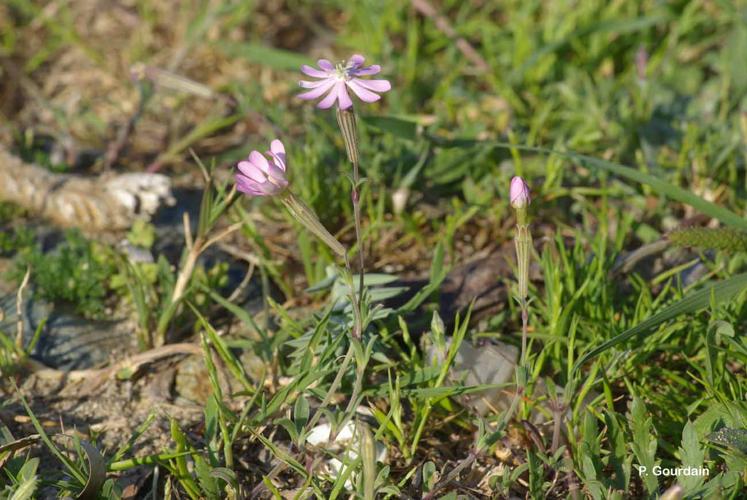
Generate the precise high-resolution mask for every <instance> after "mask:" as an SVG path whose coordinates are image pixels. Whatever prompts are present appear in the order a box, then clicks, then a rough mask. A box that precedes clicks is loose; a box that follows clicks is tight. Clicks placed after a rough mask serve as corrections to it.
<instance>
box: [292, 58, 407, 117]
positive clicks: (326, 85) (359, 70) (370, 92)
mask: <svg viewBox="0 0 747 500" xmlns="http://www.w3.org/2000/svg"><path fill="white" fill-rule="evenodd" d="M363 61H365V58H364V57H363V56H362V55H359V54H355V55H354V56H353V57H351V58H350V60H349V61H343V62H341V63H339V64H337V65H333V64H332V63H331V62H330V61H328V60H327V59H319V60H318V61H317V64H318V65H319V67H320V68H321V69H316V68H312V67H311V66H306V65H303V66H301V71H303V72H304V73H305V74H307V75H309V76H311V77H313V78H318V79H319V80H316V81H311V82H309V81H306V80H301V81H300V82H298V84H299V85H300V86H301V87H303V88H305V89H311V90H309V91H308V92H304V93H303V94H299V96H298V97H300V98H301V99H306V100H311V99H316V98H318V97H321V96H322V95H324V94H325V93H326V94H327V96H326V97H325V98H324V99H322V100H321V101H320V102H319V104H317V107H319V108H322V109H327V108H330V107H332V105H333V104H334V103H335V101H338V102H339V106H340V109H348V108H349V107H351V106H352V105H353V101H352V100H351V99H350V95H349V94H348V91H347V88H346V87H348V88H350V90H352V91H353V92H354V93H355V95H357V96H358V97H359V98H360V99H361V100H362V101H365V102H375V101H378V100H379V99H380V98H381V96H380V95H379V94H377V93H376V92H379V93H381V92H387V91H389V90H391V88H392V86H391V85H390V84H389V82H388V81H387V80H362V79H360V78H359V77H361V76H368V75H375V74H376V73H378V72H379V71H381V66H379V65H377V64H374V65H373V66H363Z"/></svg>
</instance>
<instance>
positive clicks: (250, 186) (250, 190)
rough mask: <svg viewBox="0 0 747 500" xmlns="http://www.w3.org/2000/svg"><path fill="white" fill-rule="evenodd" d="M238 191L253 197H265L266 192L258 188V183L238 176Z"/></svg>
mask: <svg viewBox="0 0 747 500" xmlns="http://www.w3.org/2000/svg"><path fill="white" fill-rule="evenodd" d="M236 189H238V190H239V191H241V192H242V193H246V194H248V195H251V196H263V195H264V192H262V191H260V190H259V189H258V188H257V183H256V182H254V181H252V180H249V179H247V178H246V177H244V176H243V175H240V174H239V175H237V176H236Z"/></svg>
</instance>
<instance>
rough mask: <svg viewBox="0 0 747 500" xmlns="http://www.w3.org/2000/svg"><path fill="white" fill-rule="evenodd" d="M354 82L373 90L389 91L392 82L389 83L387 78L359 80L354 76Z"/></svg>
mask: <svg viewBox="0 0 747 500" xmlns="http://www.w3.org/2000/svg"><path fill="white" fill-rule="evenodd" d="M355 82H356V83H357V84H358V85H361V86H363V87H365V88H367V89H368V90H371V91H373V92H389V91H390V90H392V84H391V83H389V80H359V79H357V78H355Z"/></svg>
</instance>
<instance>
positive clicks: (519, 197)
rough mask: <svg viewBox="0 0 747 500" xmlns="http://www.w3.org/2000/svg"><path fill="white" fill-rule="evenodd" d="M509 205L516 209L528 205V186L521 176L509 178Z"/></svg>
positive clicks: (529, 199)
mask: <svg viewBox="0 0 747 500" xmlns="http://www.w3.org/2000/svg"><path fill="white" fill-rule="evenodd" d="M509 197H510V199H511V206H512V207H514V208H515V209H516V210H519V209H522V208H526V207H527V206H529V202H530V201H531V198H530V197H529V186H527V183H526V182H524V179H522V178H521V177H518V176H517V177H514V178H513V179H511V191H510V193H509Z"/></svg>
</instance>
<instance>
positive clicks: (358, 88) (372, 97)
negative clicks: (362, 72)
mask: <svg viewBox="0 0 747 500" xmlns="http://www.w3.org/2000/svg"><path fill="white" fill-rule="evenodd" d="M360 82H361V80H359V79H357V78H353V79H352V80H350V81H348V82H347V84H348V87H350V88H351V89H352V90H353V92H355V95H357V96H358V97H359V98H360V100H361V101H364V102H375V101H378V100H379V99H381V96H379V95H378V94H374V93H373V92H371V91H370V90H368V89H367V88H365V87H363V86H362V85H361V84H360Z"/></svg>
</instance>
